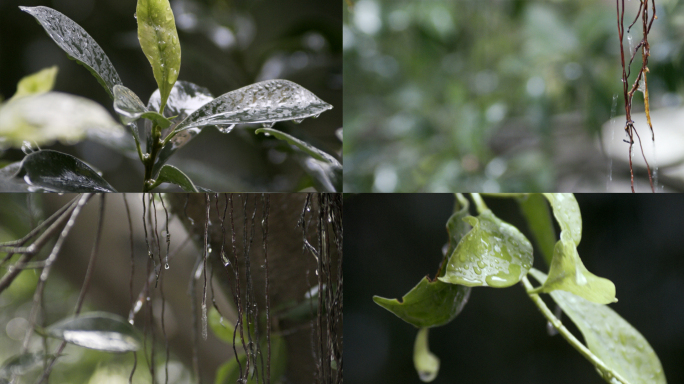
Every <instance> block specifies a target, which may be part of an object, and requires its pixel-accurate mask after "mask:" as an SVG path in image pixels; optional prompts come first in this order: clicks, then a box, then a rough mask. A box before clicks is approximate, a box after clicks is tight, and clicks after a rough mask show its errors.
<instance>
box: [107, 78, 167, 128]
mask: <svg viewBox="0 0 684 384" xmlns="http://www.w3.org/2000/svg"><path fill="white" fill-rule="evenodd" d="M114 110H115V111H116V112H117V113H118V114H119V115H120V116H121V120H122V121H123V123H124V124H130V123H132V122H134V121H136V120H138V119H139V118H141V117H143V118H146V119H149V120H153V121H154V122H156V123H157V125H159V126H160V127H162V129H163V128H167V127H168V126H170V125H171V121H169V120H168V119H166V118H165V117H164V116H162V115H160V114H159V113H157V112H154V111H148V110H147V107H145V104H143V102H142V100H140V98H139V97H138V95H136V94H135V92H133V91H131V90H130V89H128V88H126V87H124V86H123V85H115V86H114Z"/></svg>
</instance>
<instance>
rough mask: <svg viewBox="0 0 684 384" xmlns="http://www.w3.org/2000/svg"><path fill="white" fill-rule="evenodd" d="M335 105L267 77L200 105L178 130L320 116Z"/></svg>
mask: <svg viewBox="0 0 684 384" xmlns="http://www.w3.org/2000/svg"><path fill="white" fill-rule="evenodd" d="M331 108H332V105H330V104H328V103H326V102H324V101H323V100H321V99H319V98H318V97H317V96H316V95H314V94H313V93H311V91H309V90H307V89H305V88H304V87H302V86H300V85H298V84H295V83H293V82H291V81H288V80H266V81H262V82H259V83H255V84H252V85H248V86H246V87H243V88H240V89H238V90H235V91H232V92H228V93H226V94H224V95H221V96H219V97H217V98H216V99H214V100H213V101H211V102H209V103H207V104H206V105H204V106H203V107H202V108H199V109H198V110H196V111H195V112H194V113H192V114H191V115H190V116H188V117H187V119H185V120H184V121H183V122H182V123H180V124H179V125H178V127H176V131H183V130H187V129H191V128H196V127H197V128H199V127H204V126H208V125H231V124H245V123H274V122H277V121H287V120H302V119H305V118H307V117H317V116H318V115H320V114H321V113H323V112H325V111H327V110H328V109H331Z"/></svg>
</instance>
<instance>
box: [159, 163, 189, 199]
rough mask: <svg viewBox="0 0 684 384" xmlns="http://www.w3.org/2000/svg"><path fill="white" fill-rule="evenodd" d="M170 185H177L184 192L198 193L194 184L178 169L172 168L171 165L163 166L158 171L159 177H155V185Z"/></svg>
mask: <svg viewBox="0 0 684 384" xmlns="http://www.w3.org/2000/svg"><path fill="white" fill-rule="evenodd" d="M161 183H171V184H175V185H178V186H179V187H181V188H183V190H184V191H185V192H199V190H198V189H197V187H196V186H195V184H194V183H193V182H192V180H190V178H189V177H188V176H187V175H186V174H185V173H183V171H181V170H180V169H178V168H176V167H174V166H173V165H168V164H166V165H164V166H163V167H162V169H161V171H159V177H157V183H156V184H161Z"/></svg>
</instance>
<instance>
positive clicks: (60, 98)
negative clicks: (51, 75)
mask: <svg viewBox="0 0 684 384" xmlns="http://www.w3.org/2000/svg"><path fill="white" fill-rule="evenodd" d="M91 131H92V132H91ZM123 132H124V129H123V127H121V126H120V125H119V124H117V122H116V121H114V119H112V117H111V116H110V115H109V112H107V110H106V109H104V108H103V107H102V106H100V105H99V104H97V103H95V102H93V101H91V100H88V99H86V98H83V97H79V96H73V95H69V94H66V93H60V92H47V93H43V94H39V95H33V96H25V97H21V98H18V99H16V100H12V101H10V102H7V103H5V104H3V105H1V106H0V137H2V140H3V143H4V144H5V145H10V146H14V147H21V146H22V145H23V143H24V141H28V142H31V143H36V144H38V145H50V144H52V143H54V142H55V141H60V142H62V143H65V144H74V143H76V142H78V141H80V140H83V139H84V138H85V137H86V136H87V135H89V134H99V133H102V134H115V135H118V134H123Z"/></svg>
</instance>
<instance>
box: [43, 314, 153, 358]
mask: <svg viewBox="0 0 684 384" xmlns="http://www.w3.org/2000/svg"><path fill="white" fill-rule="evenodd" d="M46 332H47V334H48V335H49V336H51V337H54V338H58V339H62V340H64V341H66V342H68V343H71V344H75V345H78V346H81V347H85V348H90V349H97V350H99V351H107V352H131V351H137V350H138V349H140V347H141V346H142V337H141V335H140V332H139V331H138V330H137V329H135V328H134V327H133V326H132V325H131V324H129V323H128V321H126V320H125V319H124V318H123V317H121V316H117V315H114V314H111V313H106V312H91V313H87V314H83V315H81V316H79V317H75V318H68V319H65V320H62V321H60V322H58V323H56V324H53V325H51V326H49V327H48V328H47V329H46Z"/></svg>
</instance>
